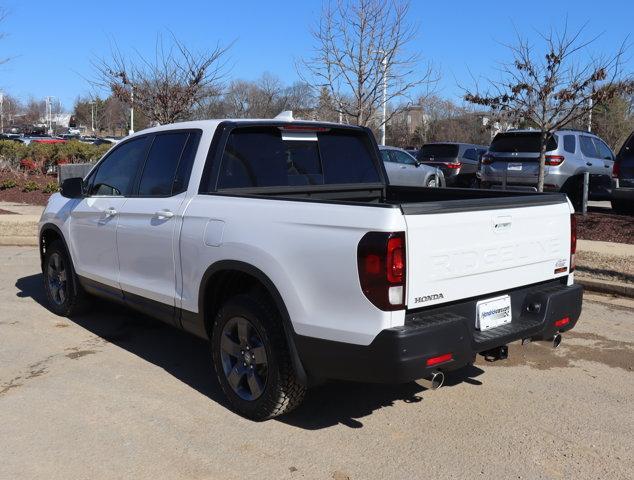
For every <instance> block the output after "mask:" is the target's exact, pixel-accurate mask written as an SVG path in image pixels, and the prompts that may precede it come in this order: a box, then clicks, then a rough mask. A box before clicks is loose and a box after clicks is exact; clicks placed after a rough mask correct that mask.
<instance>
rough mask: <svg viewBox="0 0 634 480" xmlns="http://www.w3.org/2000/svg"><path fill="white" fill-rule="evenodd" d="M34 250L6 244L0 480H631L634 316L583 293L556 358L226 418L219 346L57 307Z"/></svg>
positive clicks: (137, 321)
mask: <svg viewBox="0 0 634 480" xmlns="http://www.w3.org/2000/svg"><path fill="white" fill-rule="evenodd" d="M38 262H39V260H38V253H37V249H36V248H29V247H0V479H3V480H4V479H18V478H19V479H27V478H46V479H71V478H72V479H80V478H85V479H96V478H108V479H110V478H135V479H143V478H148V479H149V478H151V479H156V478H169V479H180V478H187V479H203V478H205V479H207V478H209V479H244V478H258V479H299V478H309V479H333V478H334V479H337V480H342V479H374V478H377V479H413V478H457V479H469V478H504V479H510V478H522V479H542V478H552V479H559V478H565V479H570V478H575V479H590V478H601V479H608V478H610V479H612V478H618V479H625V478H632V472H634V456H633V455H632V445H633V444H634V414H633V413H632V407H633V403H632V398H634V371H633V369H634V308H633V307H634V302H632V301H631V300H625V299H619V298H611V297H605V296H598V295H586V298H585V300H584V309H583V313H582V317H581V319H580V321H579V324H578V325H577V328H576V329H575V330H573V331H571V332H569V333H567V334H566V335H564V340H563V342H562V345H561V346H560V347H559V348H558V349H556V350H553V349H552V348H550V347H549V346H547V345H545V344H541V343H540V344H538V343H534V344H529V345H527V346H523V347H522V346H520V345H519V344H518V343H515V344H512V345H511V347H510V357H509V359H508V360H507V361H502V362H495V363H487V362H484V361H483V360H481V359H479V360H478V362H477V363H476V365H475V366H473V367H470V368H468V369H465V370H463V371H460V372H455V373H453V374H451V375H450V376H448V378H447V386H445V387H443V388H441V389H440V390H437V391H434V392H431V391H427V390H424V389H423V388H422V387H420V386H418V385H417V384H416V383H410V384H406V385H400V386H376V385H367V384H353V383H329V384H326V385H324V386H321V387H319V388H316V389H314V390H312V391H311V392H309V395H308V398H307V400H306V402H305V404H304V405H303V406H301V407H300V408H299V409H298V410H297V411H295V412H293V413H291V414H290V415H288V416H286V417H282V418H279V419H275V420H270V421H267V422H263V423H255V422H251V421H249V420H245V419H243V418H241V417H239V416H237V415H235V414H234V413H232V412H231V411H230V410H228V409H227V407H226V405H225V403H224V401H223V399H222V395H221V393H220V390H219V387H218V385H217V383H216V381H215V379H214V377H213V375H212V371H211V365H210V362H209V355H208V350H207V345H206V343H205V342H203V341H200V340H198V339H196V338H194V337H191V336H189V335H187V334H185V333H182V332H179V331H177V330H175V329H172V328H170V327H167V326H163V325H162V324H160V323H158V322H155V321H152V320H150V319H147V318H144V317H142V316H140V315H138V314H136V313H131V312H129V311H127V310H124V309H121V308H118V307H114V306H111V305H108V304H105V303H98V304H96V308H95V310H94V312H93V313H92V314H89V315H86V316H83V317H80V318H75V319H73V320H69V319H65V318H61V317H57V316H55V315H53V314H52V313H50V312H49V311H48V310H47V309H46V307H45V306H44V303H45V299H44V292H43V288H42V282H41V276H40V273H39V265H38Z"/></svg>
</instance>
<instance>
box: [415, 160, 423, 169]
mask: <svg viewBox="0 0 634 480" xmlns="http://www.w3.org/2000/svg"><path fill="white" fill-rule="evenodd" d="M414 165H416V168H418V167H420V166H421V165H422V163H421V162H419V161H418V160H416V163H415V164H414Z"/></svg>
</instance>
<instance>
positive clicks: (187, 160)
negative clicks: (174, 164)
mask: <svg viewBox="0 0 634 480" xmlns="http://www.w3.org/2000/svg"><path fill="white" fill-rule="evenodd" d="M201 135H202V132H200V130H198V131H195V132H191V133H190V134H189V138H188V139H187V145H185V150H183V154H182V155H181V161H180V162H179V163H178V168H177V169H176V178H174V185H173V187H172V195H177V194H179V193H182V192H184V191H185V190H187V185H188V184H189V177H190V175H191V173H192V167H193V166H194V160H195V159H196V152H197V151H198V144H199V143H200V137H201Z"/></svg>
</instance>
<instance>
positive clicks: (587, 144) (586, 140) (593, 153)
mask: <svg viewBox="0 0 634 480" xmlns="http://www.w3.org/2000/svg"><path fill="white" fill-rule="evenodd" d="M579 145H580V146H581V152H582V153H583V154H584V155H585V156H586V157H590V158H600V157H599V152H597V149H596V147H595V145H594V142H593V141H592V137H587V136H585V135H581V136H580V137H579Z"/></svg>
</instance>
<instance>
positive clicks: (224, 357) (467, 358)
mask: <svg viewBox="0 0 634 480" xmlns="http://www.w3.org/2000/svg"><path fill="white" fill-rule="evenodd" d="M545 226H547V228H544V227H545ZM575 239H576V233H575V222H574V215H572V211H571V208H570V204H569V202H568V200H567V199H566V197H565V196H564V195H542V194H530V195H529V196H527V195H526V194H523V193H518V192H503V191H483V190H457V189H448V188H422V187H403V186H394V185H390V184H389V183H388V182H387V180H386V171H385V167H384V163H383V162H382V161H381V157H380V154H379V150H378V147H377V145H376V142H375V140H374V136H373V134H372V132H371V130H369V129H367V128H363V127H357V126H347V125H339V124H330V123H320V122H300V121H294V120H293V119H292V117H290V116H289V115H288V114H286V115H285V116H283V117H281V118H278V119H273V120H207V121H195V122H185V123H179V124H174V125H164V126H160V127H155V128H150V129H147V130H143V131H141V132H138V133H136V134H133V135H131V136H129V137H128V138H126V139H124V140H123V141H121V142H120V143H119V144H117V145H116V146H114V147H113V148H112V149H111V150H110V151H109V152H108V153H107V154H106V155H105V156H104V158H102V159H101V161H99V162H98V163H97V164H96V166H95V167H94V168H93V169H92V171H91V172H90V173H89V174H88V175H87V176H86V178H85V179H81V178H70V179H67V180H65V181H64V182H63V184H62V187H61V193H58V194H53V195H52V196H51V197H50V200H49V202H48V205H47V206H46V209H45V210H44V212H43V214H42V217H41V220H40V222H39V240H40V253H41V265H42V272H43V277H44V287H45V292H46V297H47V299H48V304H49V306H50V309H51V310H52V311H53V312H54V313H56V314H58V315H64V316H67V315H69V316H72V315H74V314H76V313H77V312H79V311H80V310H81V309H83V308H87V307H90V305H91V297H90V295H94V296H100V297H103V298H107V299H111V300H114V301H117V302H120V303H123V304H125V305H128V306H130V307H132V308H135V309H138V310H140V311H142V312H144V313H146V314H150V315H153V316H155V317H157V318H160V319H162V320H163V321H165V322H167V323H168V324H170V325H173V326H175V327H177V328H181V329H184V330H186V331H189V332H191V333H193V334H195V335H198V336H200V337H202V338H204V339H206V340H209V341H210V344H211V355H210V357H209V359H210V361H211V362H212V363H213V366H214V368H215V372H216V375H217V377H218V380H219V383H220V386H221V388H222V390H223V391H224V393H225V395H226V397H227V398H228V400H229V402H228V403H229V404H230V405H231V406H232V407H233V408H234V409H235V410H236V411H237V412H239V413H240V414H242V415H244V416H247V417H250V418H255V419H266V418H270V417H273V416H276V415H280V414H282V413H284V412H287V411H289V410H291V409H293V408H294V407H296V406H297V405H299V404H300V403H301V401H302V398H303V397H304V394H305V392H306V389H307V388H308V387H310V386H312V385H316V384H319V383H320V382H322V381H324V380H325V379H342V380H355V381H363V382H380V383H403V382H409V381H412V380H415V379H424V380H426V381H427V383H428V385H430V387H432V388H437V387H438V386H440V385H442V381H443V376H444V372H447V371H451V370H455V369H458V368H461V367H464V366H466V365H468V364H471V363H472V362H474V360H475V356H476V354H477V353H485V354H486V355H487V356H488V357H489V358H490V359H501V358H504V357H505V355H506V345H507V344H508V343H509V342H513V341H516V340H520V339H534V340H547V339H548V340H551V339H554V340H553V344H557V343H558V342H559V341H560V339H561V337H560V332H564V331H567V330H569V329H571V328H573V326H574V325H575V324H576V322H577V319H578V318H579V315H580V311H581V297H582V287H581V286H579V285H575V284H574V281H573V276H574V274H573V270H574V254H575V244H576V240H575ZM201 368H204V367H203V366H202V365H201ZM104 388H107V386H104Z"/></svg>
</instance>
